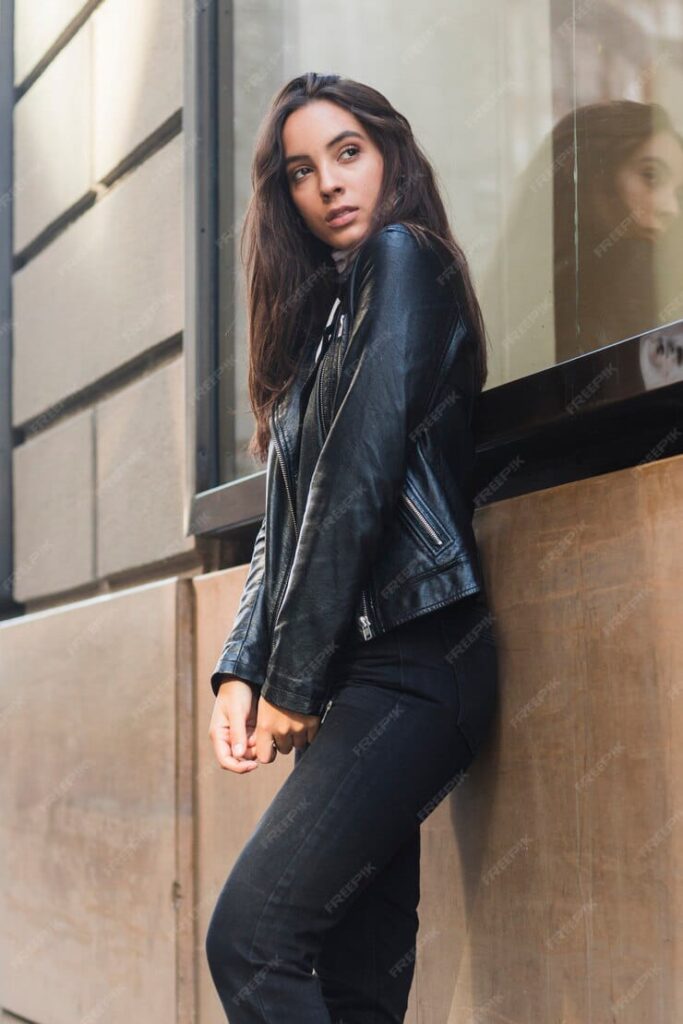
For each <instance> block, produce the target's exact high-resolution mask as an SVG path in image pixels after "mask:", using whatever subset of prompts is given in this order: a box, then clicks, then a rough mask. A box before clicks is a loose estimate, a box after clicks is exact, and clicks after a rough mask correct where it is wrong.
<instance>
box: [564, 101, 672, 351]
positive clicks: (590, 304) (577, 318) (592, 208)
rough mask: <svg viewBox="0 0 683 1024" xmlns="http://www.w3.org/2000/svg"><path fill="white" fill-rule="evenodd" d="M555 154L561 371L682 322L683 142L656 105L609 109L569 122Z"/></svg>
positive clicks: (617, 104) (572, 116)
mask: <svg viewBox="0 0 683 1024" xmlns="http://www.w3.org/2000/svg"><path fill="white" fill-rule="evenodd" d="M553 153H554V155H555V156H557V155H558V154H564V155H565V158H563V159H562V161H559V160H558V162H557V165H556V170H555V177H554V216H553V223H554V259H555V271H554V284H555V288H554V292H555V334H556V358H557V360H558V361H560V360H562V359H568V358H570V357H572V356H574V355H577V354H579V353H581V352H588V351H591V350H593V349H596V348H599V347H601V346H602V345H605V344H609V343H610V342H614V341H619V340H621V339H623V338H627V337H631V336H633V335H635V334H639V333H642V332H644V331H647V330H651V329H652V328H653V327H655V326H657V325H659V324H662V323H665V322H668V321H670V320H674V319H677V318H678V317H680V315H681V312H680V308H679V312H678V313H677V314H676V313H675V311H674V313H673V315H667V309H668V308H669V307H670V305H671V300H672V298H673V297H674V295H675V293H676V291H678V290H679V289H680V285H679V284H678V283H677V282H678V281H679V280H680V265H681V254H682V253H683V247H682V244H681V242H682V238H683V232H682V230H681V227H682V218H681V198H682V195H681V192H682V189H683V140H682V139H681V136H680V135H679V134H678V133H677V132H676V131H675V129H674V127H673V125H672V123H671V119H670V118H669V115H668V114H667V112H666V111H665V110H664V108H663V107H662V106H660V105H659V104H656V103H652V104H645V103H637V102H634V101H631V100H613V101H609V102H604V103H594V104H589V105H587V106H584V107H580V108H578V109H577V110H575V111H571V112H570V113H569V114H567V115H566V116H565V117H564V118H563V119H562V120H561V121H560V122H558V124H557V125H556V126H555V129H554V131H553ZM680 305H681V306H683V303H681V304H680Z"/></svg>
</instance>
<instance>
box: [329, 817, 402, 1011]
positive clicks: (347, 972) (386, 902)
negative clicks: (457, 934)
mask: <svg viewBox="0 0 683 1024" xmlns="http://www.w3.org/2000/svg"><path fill="white" fill-rule="evenodd" d="M419 902H420V829H419V826H418V828H416V829H415V831H414V832H413V834H412V836H411V837H410V838H409V839H407V840H406V842H404V843H403V844H402V845H401V846H400V847H399V848H398V850H397V851H396V853H395V854H394V856H393V857H392V858H391V860H390V861H389V863H388V864H387V865H386V866H385V867H384V868H383V869H382V870H381V871H380V872H378V874H377V875H376V876H375V878H373V880H372V881H371V882H370V884H369V885H368V886H367V888H366V889H364V890H363V892H362V893H361V894H360V896H359V897H358V899H357V900H356V902H355V903H354V904H353V906H352V907H351V908H350V909H349V912H348V913H347V914H346V915H345V917H343V918H342V919H341V921H340V922H339V924H337V925H335V927H334V928H333V929H332V930H331V931H329V932H327V933H326V935H325V939H324V942H323V947H322V950H321V952H320V954H319V956H318V959H317V960H316V963H315V969H316V973H317V974H318V976H319V978H320V983H321V985H322V993H323V998H324V1000H325V1003H326V1005H327V1008H328V1010H329V1011H330V1014H331V1017H332V1021H333V1022H334V1024H341V1022H342V1021H344V1022H348V1024H351V1022H353V1024H361V1022H366V1021H367V1022H368V1024H380V1022H385V1021H386V1022H389V1024H394V1022H395V1021H403V1019H404V1017H405V1012H406V1009H407V1007H408V997H409V995H410V989H411V985H412V982H413V975H414V973H415V948H416V937H417V931H418V926H419V917H418V913H417V907H418V903H419Z"/></svg>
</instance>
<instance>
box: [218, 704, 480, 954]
mask: <svg viewBox="0 0 683 1024" xmlns="http://www.w3.org/2000/svg"><path fill="white" fill-rule="evenodd" d="M470 760H471V753H470V750H469V747H468V745H467V744H466V742H465V741H464V739H463V736H462V733H461V732H460V730H459V728H458V725H457V720H456V717H455V716H454V715H453V714H444V713H443V709H442V708H439V707H438V706H437V705H436V704H434V703H433V702H431V701H425V700H423V699H421V698H416V697H414V696H412V695H411V694H410V693H397V692H393V691H391V690H390V689H388V688H386V687H380V686H375V685H372V684H368V685H366V686H357V685H349V686H341V687H340V688H339V689H338V691H337V693H336V697H335V700H334V704H333V706H332V707H331V709H330V711H329V713H328V715H327V716H326V718H325V721H324V722H323V723H322V725H321V727H320V729H319V730H318V732H317V734H316V736H315V738H314V740H313V742H312V743H311V744H310V745H309V746H308V747H307V748H306V749H305V751H304V752H303V755H302V756H300V757H299V759H298V761H297V763H296V765H295V767H294V769H293V770H292V771H291V772H290V774H289V776H288V777H287V779H286V780H285V782H284V783H283V785H282V786H281V787H280V789H279V791H278V792H277V794H276V795H275V798H274V799H273V801H272V803H271V804H270V806H269V807H268V808H267V810H266V811H265V813H264V814H263V815H262V817H261V819H260V820H259V822H258V824H257V826H256V829H255V831H254V833H253V834H252V836H251V837H250V839H249V841H248V842H247V844H246V846H245V847H244V848H243V850H242V852H241V853H240V856H239V857H238V859H237V861H236V862H235V865H234V867H233V870H232V871H231V873H230V875H229V877H228V879H227V881H226V884H225V886H224V889H223V892H222V893H221V896H220V897H219V902H218V905H217V911H216V912H217V913H218V914H220V915H221V916H222V920H223V921H224V922H225V924H226V927H229V928H232V929H233V930H235V932H236V937H237V938H238V939H239V941H240V943H241V945H242V946H243V947H244V953H245V955H246V956H248V957H249V960H250V962H251V963H254V964H258V963H259V962H261V961H268V960H270V959H271V958H272V957H273V956H275V955H277V956H279V957H281V958H282V959H284V960H289V961H290V962H291V961H297V962H298V963H301V962H302V961H306V962H309V963H310V964H311V965H313V963H314V959H315V957H316V956H317V954H318V952H319V950H320V948H321V946H322V943H323V940H324V936H325V935H326V933H327V932H328V931H329V930H330V929H332V928H333V927H334V926H335V924H336V923H338V922H339V921H340V920H341V919H342V917H343V916H344V915H345V914H346V913H347V912H348V910H349V908H350V907H351V906H352V905H353V904H354V902H355V901H356V900H357V899H358V898H359V897H360V896H361V894H362V893H363V891H364V890H365V889H366V888H367V886H368V885H369V884H370V883H371V882H372V880H373V879H374V878H375V877H376V876H377V874H378V873H379V872H381V871H382V869H383V868H384V866H385V865H387V864H388V863H389V861H390V860H391V859H392V857H393V855H394V854H395V852H396V851H397V850H398V849H399V847H400V846H401V845H402V844H403V843H405V842H406V841H407V840H408V839H409V838H410V837H411V836H414V833H415V829H416V828H419V825H420V824H421V822H422V821H423V820H424V819H425V817H427V816H428V814H430V813H431V811H432V810H433V809H434V808H435V807H436V806H437V805H438V804H439V803H440V802H441V800H443V799H444V798H445V797H446V795H447V794H448V793H449V792H451V791H452V790H453V789H454V788H455V786H457V785H458V783H459V782H460V781H461V780H462V779H463V778H464V776H465V773H466V769H467V766H468V764H469V762H470ZM261 770H263V769H261Z"/></svg>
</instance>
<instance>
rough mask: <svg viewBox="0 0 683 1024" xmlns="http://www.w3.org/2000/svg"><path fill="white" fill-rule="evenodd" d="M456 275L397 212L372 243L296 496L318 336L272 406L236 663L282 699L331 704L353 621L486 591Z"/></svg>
mask: <svg viewBox="0 0 683 1024" xmlns="http://www.w3.org/2000/svg"><path fill="white" fill-rule="evenodd" d="M459 281H460V277H459V274H458V273H456V272H455V270H454V267H453V266H452V265H450V266H449V265H448V264H447V263H446V262H445V260H444V258H443V256H442V255H439V254H438V253H437V249H436V247H435V246H434V245H432V244H431V243H430V244H429V245H425V244H424V243H422V244H420V243H418V242H417V240H416V239H415V237H414V236H413V235H412V234H411V232H410V231H409V230H408V228H407V227H405V226H404V225H403V224H390V225H387V226H385V227H383V228H382V229H381V230H379V231H377V232H375V233H374V234H373V235H370V236H368V238H367V239H366V240H365V241H364V242H363V243H362V245H361V246H360V247H359V249H358V253H357V255H356V256H355V257H354V259H353V263H352V268H351V271H350V273H349V274H348V277H347V279H346V281H345V282H344V283H343V284H342V289H341V293H340V296H339V298H340V302H339V303H338V304H337V309H336V314H335V317H334V319H333V321H332V324H331V327H332V333H331V335H330V338H331V340H330V341H329V343H328V345H327V348H326V350H325V351H324V355H323V356H322V362H321V366H320V378H319V387H318V395H317V401H318V409H319V416H320V420H321V426H322V431H323V437H324V439H325V440H324V445H323V448H322V451H321V452H320V456H319V458H318V461H317V463H316V466H315V470H314V473H313V476H312V479H311V482H310V488H309V491H308V496H307V499H306V507H305V513H304V517H303V522H298V521H297V517H296V504H295V493H294V487H295V477H294V473H295V470H296V453H297V451H298V448H297V444H298V432H299V429H300V415H301V411H302V390H303V388H304V384H305V382H306V380H307V379H308V378H309V375H310V374H311V373H312V372H313V370H314V369H315V351H314V350H315V348H316V347H317V346H312V349H311V351H310V353H308V355H307V356H306V357H305V358H304V359H303V360H302V364H301V368H300V371H299V374H298V376H297V378H296V379H295V381H294V383H293V384H292V385H291V386H290V387H289V389H288V390H287V391H286V393H285V394H284V396H281V399H280V401H279V402H278V403H277V404H276V405H275V406H274V408H273V412H272V416H271V424H270V425H271V441H270V447H269V452H268V460H267V473H266V510H265V516H264V519H263V522H262V524H261V528H260V530H259V532H258V534H257V537H256V541H255V544H254V550H253V556H252V561H251V566H250V569H249V573H248V575H247V579H246V582H245V585H244V589H243V592H242V596H241V599H240V603H239V607H238V611H237V615H236V617H235V620H234V623H233V626H232V629H231V631H230V633H229V635H228V637H227V639H226V641H225V643H224V646H223V650H222V652H221V654H220V657H219V659H218V662H217V664H216V667H215V669H214V671H213V673H212V676H211V685H212V688H213V691H214V693H217V691H218V687H219V685H220V683H221V682H222V681H223V676H224V674H226V673H228V674H230V675H234V676H237V677H238V678H240V679H244V680H246V681H248V682H250V683H251V684H252V685H253V686H255V687H257V688H259V689H260V691H261V693H262V695H263V696H264V698H266V699H267V700H268V701H269V702H270V703H272V704H275V705H277V706H279V707H281V708H283V709H285V710H289V711H296V712H301V713H303V714H313V715H318V714H322V713H323V711H324V708H325V704H326V700H327V697H328V690H329V679H327V678H326V672H327V669H328V666H329V664H330V661H331V659H332V656H333V654H334V653H335V652H336V650H337V649H338V648H339V647H340V645H341V644H342V642H343V638H344V636H345V635H348V634H347V631H348V630H349V629H350V628H354V626H355V628H356V629H357V631H358V634H359V635H360V636H362V637H363V638H365V639H369V638H371V637H374V636H378V635H379V634H381V633H384V632H386V631H387V630H389V629H391V628H392V627H393V626H396V625H398V624H399V623H402V622H406V621H407V620H409V619H413V618H415V617H416V616H418V615H421V614H423V613H424V612H427V611H430V610H432V609H434V608H437V607H439V606H441V605H444V604H448V603H449V602H451V601H455V600H457V599H458V598H461V597H463V596H464V595H465V594H473V593H475V592H477V591H480V590H482V591H483V590H484V583H483V579H482V572H481V567H480V563H479V558H478V552H477V546H476V540H475V537H474V532H473V530H472V516H473V512H474V503H473V498H472V469H473V461H474V442H473V437H472V433H471V422H472V410H473V403H474V400H475V397H476V395H475V361H474V359H475V351H476V349H475V344H476V342H475V335H474V332H472V331H471V330H470V329H469V328H468V322H467V319H466V306H465V303H464V298H463V295H462V292H461V291H460V286H459Z"/></svg>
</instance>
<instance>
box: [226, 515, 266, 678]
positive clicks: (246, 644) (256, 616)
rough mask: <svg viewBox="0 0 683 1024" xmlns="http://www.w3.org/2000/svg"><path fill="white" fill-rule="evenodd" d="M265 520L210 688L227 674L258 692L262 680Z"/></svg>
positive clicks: (264, 660)
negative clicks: (241, 680) (248, 684)
mask: <svg viewBox="0 0 683 1024" xmlns="http://www.w3.org/2000/svg"><path fill="white" fill-rule="evenodd" d="M265 543H266V517H265V516H264V517H263V521H262V523H261V527H260V529H259V531H258V533H257V534H256V540H255V542H254V550H253V554H252V558H251V564H250V566H249V572H248V573H247V578H246V580H245V583H244V588H243V590H242V595H241V597H240V602H239V606H238V609H237V614H236V616H235V621H234V623H233V626H232V629H231V630H230V633H229V634H228V637H227V639H226V641H225V643H224V644H223V650H222V651H221V654H220V657H219V659H218V661H217V663H216V667H215V668H214V670H213V673H212V675H211V689H212V690H213V692H214V694H216V695H218V688H219V686H220V684H221V683H222V682H223V676H224V675H225V674H226V673H227V674H230V675H232V676H237V678H239V679H243V680H244V681H245V682H247V683H251V685H252V686H253V687H254V688H255V689H257V690H259V689H260V687H261V686H262V684H263V681H264V679H265V672H266V665H267V663H268V654H269V653H270V641H269V636H268V625H267V616H266V602H265V599H264V588H263V582H264V575H265Z"/></svg>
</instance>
